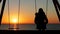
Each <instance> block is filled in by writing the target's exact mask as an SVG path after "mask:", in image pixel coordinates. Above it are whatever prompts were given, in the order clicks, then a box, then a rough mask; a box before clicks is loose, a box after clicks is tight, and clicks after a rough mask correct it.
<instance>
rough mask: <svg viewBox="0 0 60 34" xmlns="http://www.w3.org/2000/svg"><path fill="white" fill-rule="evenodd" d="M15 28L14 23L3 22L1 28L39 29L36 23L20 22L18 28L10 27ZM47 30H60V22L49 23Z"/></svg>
mask: <svg viewBox="0 0 60 34" xmlns="http://www.w3.org/2000/svg"><path fill="white" fill-rule="evenodd" d="M9 28H14V25H10V27H9V25H8V24H2V25H1V26H0V30H37V29H36V25H35V24H20V25H17V29H9ZM46 30H60V24H47V29H46Z"/></svg>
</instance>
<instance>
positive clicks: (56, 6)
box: [52, 0, 60, 21]
mask: <svg viewBox="0 0 60 34" xmlns="http://www.w3.org/2000/svg"><path fill="white" fill-rule="evenodd" d="M52 1H53V4H54V7H55V10H56V13H57V16H58V19H59V21H60V14H59V11H60V4H59V3H58V1H57V0H52Z"/></svg>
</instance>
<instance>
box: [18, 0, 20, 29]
mask: <svg viewBox="0 0 60 34" xmlns="http://www.w3.org/2000/svg"><path fill="white" fill-rule="evenodd" d="M19 14H20V0H19V5H18V28H19Z"/></svg>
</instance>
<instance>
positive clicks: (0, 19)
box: [0, 0, 6, 25]
mask: <svg viewBox="0 0 60 34" xmlns="http://www.w3.org/2000/svg"><path fill="white" fill-rule="evenodd" d="M0 2H1V1H0ZM5 3H6V0H3V4H2V8H1V14H0V25H1V21H2V17H3V12H4V8H5Z"/></svg>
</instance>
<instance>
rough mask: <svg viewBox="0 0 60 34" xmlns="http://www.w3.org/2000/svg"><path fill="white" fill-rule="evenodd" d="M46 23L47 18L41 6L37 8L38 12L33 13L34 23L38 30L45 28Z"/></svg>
mask: <svg viewBox="0 0 60 34" xmlns="http://www.w3.org/2000/svg"><path fill="white" fill-rule="evenodd" d="M47 23H48V19H47V17H46V15H45V13H44V11H43V9H42V8H40V9H39V11H38V13H35V24H36V26H37V27H36V28H37V29H39V30H41V29H42V30H45V29H46V24H47Z"/></svg>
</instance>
